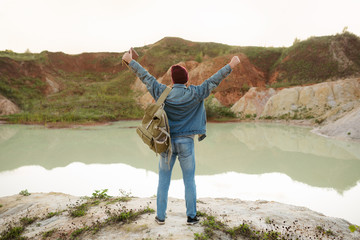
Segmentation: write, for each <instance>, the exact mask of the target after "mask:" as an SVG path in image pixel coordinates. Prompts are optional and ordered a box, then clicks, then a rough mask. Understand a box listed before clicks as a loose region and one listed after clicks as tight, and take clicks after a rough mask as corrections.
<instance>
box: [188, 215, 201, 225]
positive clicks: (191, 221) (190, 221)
mask: <svg viewBox="0 0 360 240" xmlns="http://www.w3.org/2000/svg"><path fill="white" fill-rule="evenodd" d="M198 222H199V219H198V218H197V217H196V216H195V217H194V218H191V217H188V218H187V223H186V224H187V225H194V224H197V223H198Z"/></svg>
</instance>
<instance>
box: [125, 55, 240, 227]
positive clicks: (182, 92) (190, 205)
mask: <svg viewBox="0 0 360 240" xmlns="http://www.w3.org/2000/svg"><path fill="white" fill-rule="evenodd" d="M122 59H123V60H124V61H125V62H126V63H128V65H129V66H130V68H131V69H132V70H133V71H134V72H135V74H136V75H137V76H138V77H139V79H140V80H141V81H142V82H143V83H144V84H145V85H146V87H147V90H148V91H149V92H150V94H151V96H152V97H153V98H154V99H155V100H157V99H158V98H159V97H160V95H161V93H162V92H163V91H164V90H165V88H166V85H164V84H161V83H159V82H157V81H156V79H155V77H153V76H152V75H150V74H149V73H148V72H147V71H146V70H145V69H144V68H143V67H142V66H141V65H140V64H139V63H138V62H136V61H135V60H133V59H132V52H131V51H129V52H126V53H125V54H124V55H123V57H122ZM239 63H240V59H239V57H237V56H234V57H233V58H232V59H231V61H230V62H229V64H227V65H226V66H224V67H223V68H221V69H220V70H219V71H218V72H217V73H216V74H214V75H213V76H211V77H210V78H209V79H207V80H205V81H204V82H203V83H202V84H201V85H200V86H193V85H191V86H189V87H186V85H185V84H186V83H187V82H188V79H189V76H188V72H187V70H186V69H185V68H184V67H182V66H179V65H174V66H172V67H171V77H172V81H173V83H174V85H173V88H172V90H171V92H170V93H169V95H168V97H167V98H166V100H165V106H164V110H165V112H166V114H167V117H168V119H169V126H170V136H171V144H172V156H171V158H170V163H169V165H168V157H167V152H164V153H161V154H160V160H159V182H158V189H157V202H156V203H157V214H156V217H155V221H156V222H157V223H158V224H160V225H162V224H165V217H166V208H167V200H168V191H169V186H170V180H171V172H172V168H173V166H174V163H175V160H176V158H177V157H178V159H179V162H180V166H181V170H182V173H183V181H184V185H185V202H186V215H187V224H189V225H192V224H195V223H198V222H199V219H198V218H197V217H196V185H195V152H194V136H195V135H199V138H198V140H199V141H201V140H202V139H204V138H205V136H206V135H205V133H206V113H205V107H204V99H205V98H206V97H208V96H209V95H210V93H211V91H212V90H213V89H215V88H216V87H217V86H218V85H219V84H220V82H221V81H222V80H223V79H224V78H226V77H227V76H228V75H229V74H230V73H231V71H232V69H233V68H234V67H235V66H236V65H237V64H239Z"/></svg>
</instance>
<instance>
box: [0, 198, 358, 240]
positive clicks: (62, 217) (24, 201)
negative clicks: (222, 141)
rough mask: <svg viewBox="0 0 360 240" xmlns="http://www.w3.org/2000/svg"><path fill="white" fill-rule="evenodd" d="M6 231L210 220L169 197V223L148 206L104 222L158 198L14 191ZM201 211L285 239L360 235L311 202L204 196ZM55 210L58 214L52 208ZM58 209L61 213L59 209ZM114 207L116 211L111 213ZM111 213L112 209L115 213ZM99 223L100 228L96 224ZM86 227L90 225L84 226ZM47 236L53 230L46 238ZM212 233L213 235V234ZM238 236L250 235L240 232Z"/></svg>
mask: <svg viewBox="0 0 360 240" xmlns="http://www.w3.org/2000/svg"><path fill="white" fill-rule="evenodd" d="M0 204H1V206H2V207H1V208H0V232H3V233H4V232H6V231H7V230H6V229H7V228H8V227H9V225H11V224H12V226H15V225H16V224H18V223H20V222H21V220H20V219H24V218H25V217H26V218H27V219H35V221H34V222H32V223H30V224H28V225H26V227H25V229H24V232H23V233H22V234H21V236H24V237H27V238H29V239H74V238H75V237H72V236H73V235H75V234H77V233H78V232H80V234H79V235H76V237H77V239H104V240H105V239H194V238H195V234H197V235H198V236H201V234H203V235H202V236H204V234H205V233H204V229H205V226H204V225H203V224H202V223H201V222H204V221H206V217H201V222H200V224H197V225H194V226H188V225H186V214H185V202H184V200H182V199H174V198H169V204H168V215H167V218H166V224H165V225H158V224H157V223H156V222H155V221H154V217H155V213H154V212H146V213H144V214H141V215H140V216H139V218H137V219H136V220H133V221H128V222H125V223H124V222H116V223H114V222H113V223H108V224H103V225H101V224H100V223H105V222H106V221H107V219H108V218H109V217H110V216H111V214H112V216H114V214H115V213H120V212H126V211H129V210H130V209H132V211H134V212H136V211H140V210H142V209H154V210H156V198H155V197H152V198H131V199H130V201H127V202H123V201H121V199H114V198H112V199H108V200H96V199H89V198H88V199H84V198H81V197H76V196H71V195H67V194H63V193H32V194H31V195H30V196H22V195H14V196H8V197H2V198H0ZM82 204H87V211H86V214H85V215H84V216H80V217H72V216H71V211H72V210H73V209H75V208H76V206H80V205H82ZM198 211H200V212H202V213H206V214H207V215H209V216H213V217H215V219H216V220H217V221H221V222H222V223H223V224H224V226H226V228H227V229H231V228H232V229H234V228H235V227H237V226H239V225H241V224H243V223H245V224H247V225H248V226H249V227H250V229H251V230H254V231H260V232H261V231H263V232H270V231H274V232H278V233H279V234H281V236H284V237H286V238H285V239H350V240H352V239H354V240H355V239H360V232H354V233H351V231H350V230H349V225H351V223H349V222H348V221H346V220H344V219H340V218H333V217H327V216H325V215H323V214H321V213H318V212H314V211H311V210H309V209H308V208H304V207H298V206H292V205H287V204H282V203H277V202H269V201H242V200H240V199H226V198H221V199H213V198H204V199H199V200H198ZM49 213H53V214H49ZM54 213H56V214H54ZM110 213H111V214H110ZM109 214H110V215H109ZM94 224H95V225H96V224H98V225H97V226H101V227H98V228H97V229H96V231H94V226H95V225H94ZM79 229H80V230H79ZM84 229H85V230H84ZM45 236H48V237H47V238H45ZM230 237H231V236H230V235H229V234H227V233H225V232H221V231H214V235H213V237H212V238H220V239H231V238H230ZM212 238H211V239H212ZM235 239H248V238H246V237H243V236H241V235H236V238H235Z"/></svg>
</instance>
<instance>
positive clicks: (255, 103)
mask: <svg viewBox="0 0 360 240" xmlns="http://www.w3.org/2000/svg"><path fill="white" fill-rule="evenodd" d="M275 93H276V91H275V90H274V89H273V88H270V89H261V88H257V87H253V88H250V90H249V91H248V92H247V93H246V94H245V95H244V96H243V97H242V98H240V100H239V101H237V102H236V103H235V104H234V105H233V106H232V107H231V110H232V111H233V112H235V113H238V115H242V116H246V115H249V114H250V115H254V114H256V116H259V115H260V114H261V113H262V112H263V111H264V107H265V104H266V103H267V101H268V100H269V98H270V97H272V96H273V95H275Z"/></svg>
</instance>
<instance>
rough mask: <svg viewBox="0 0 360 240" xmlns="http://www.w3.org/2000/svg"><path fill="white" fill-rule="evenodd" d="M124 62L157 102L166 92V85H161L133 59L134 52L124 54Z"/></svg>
mask: <svg viewBox="0 0 360 240" xmlns="http://www.w3.org/2000/svg"><path fill="white" fill-rule="evenodd" d="M122 60H123V61H125V63H126V64H128V65H129V67H130V68H131V70H132V71H133V72H134V73H135V74H136V76H137V77H138V78H139V79H140V80H141V81H142V82H143V83H144V84H145V85H146V88H147V90H148V91H149V92H150V94H151V96H152V97H153V98H154V99H155V100H157V99H158V98H159V97H160V95H161V93H162V92H163V91H164V90H165V88H166V85H164V84H161V83H159V82H158V81H157V80H156V78H155V77H154V76H152V75H151V74H150V73H149V72H148V71H146V70H145V69H144V68H143V67H142V66H141V65H140V64H139V63H138V62H137V61H135V60H134V59H133V58H132V52H131V51H128V52H126V53H124V55H123V57H122Z"/></svg>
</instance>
